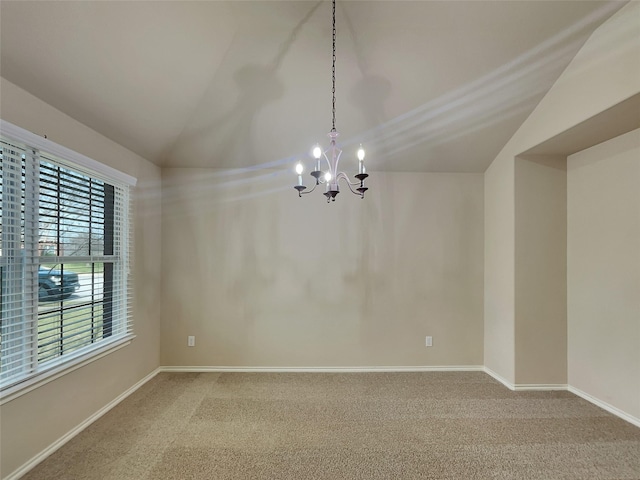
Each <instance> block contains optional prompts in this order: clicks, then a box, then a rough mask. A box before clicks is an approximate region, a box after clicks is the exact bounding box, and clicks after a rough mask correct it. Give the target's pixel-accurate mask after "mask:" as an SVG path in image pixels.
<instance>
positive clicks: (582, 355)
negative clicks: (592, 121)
mask: <svg viewBox="0 0 640 480" xmlns="http://www.w3.org/2000/svg"><path fill="white" fill-rule="evenodd" d="M568 198H569V201H568V252H569V257H568V285H569V288H568V327H569V382H570V384H571V386H573V387H575V388H578V389H579V390H582V391H583V392H586V393H588V394H589V395H591V396H593V397H596V398H598V399H601V400H603V401H604V402H606V403H608V404H610V405H612V406H614V407H616V408H619V409H620V410H622V411H624V412H626V413H629V414H630V415H633V416H634V417H635V418H637V419H640V130H634V131H632V132H629V133H627V134H625V135H621V136H620V137H617V138H614V139H613V140H609V141H608V142H605V143H602V144H600V145H596V146H595V147H592V148H589V149H587V150H584V151H582V152H580V153H577V154H575V155H571V156H570V157H569V159H568Z"/></svg>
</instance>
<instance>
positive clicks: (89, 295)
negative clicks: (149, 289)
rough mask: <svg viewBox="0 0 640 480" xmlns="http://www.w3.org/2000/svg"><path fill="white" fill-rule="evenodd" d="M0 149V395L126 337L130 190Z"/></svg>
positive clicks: (9, 144) (14, 147) (28, 149)
mask: <svg viewBox="0 0 640 480" xmlns="http://www.w3.org/2000/svg"><path fill="white" fill-rule="evenodd" d="M0 141H1V143H0V159H1V165H0V195H1V196H2V200H1V202H0V322H1V323H0V355H1V356H0V360H1V362H0V385H1V386H2V388H3V389H6V388H9V387H12V386H16V385H18V384H20V383H21V382H23V381H25V380H29V379H32V378H34V377H37V376H38V375H40V374H41V373H44V372H47V371H48V370H50V369H52V368H56V367H59V366H60V365H62V364H64V363H65V362H67V361H71V360H75V359H77V358H79V357H83V356H90V355H92V354H93V352H96V351H98V350H100V349H102V348H103V347H105V346H106V345H107V344H110V343H111V342H114V341H117V340H120V339H123V338H126V337H129V336H131V334H132V331H133V328H132V312H131V297H132V295H131V294H132V292H131V288H130V287H131V285H132V279H131V261H132V258H131V253H132V245H131V239H132V235H131V232H130V228H131V226H130V219H131V212H130V210H131V201H130V186H129V185H127V184H126V183H124V182H122V181H119V180H117V179H110V178H109V177H108V175H104V174H102V173H96V172H94V171H90V170H88V169H86V168H85V167H83V166H81V165H76V164H74V163H73V162H70V161H68V160H67V159H63V158H59V157H58V156H56V155H53V154H51V153H50V152H47V151H44V150H41V149H39V148H35V147H34V146H33V145H29V144H27V143H25V142H21V141H19V140H16V139H13V138H10V137H8V136H5V135H4V132H3V134H2V135H0ZM52 150H54V149H52Z"/></svg>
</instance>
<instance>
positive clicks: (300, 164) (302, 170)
mask: <svg viewBox="0 0 640 480" xmlns="http://www.w3.org/2000/svg"><path fill="white" fill-rule="evenodd" d="M302 172H304V167H303V166H302V163H300V162H298V164H297V165H296V173H297V174H298V175H301V174H302Z"/></svg>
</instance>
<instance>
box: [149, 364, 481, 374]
mask: <svg viewBox="0 0 640 480" xmlns="http://www.w3.org/2000/svg"><path fill="white" fill-rule="evenodd" d="M159 370H160V371H161V372H192V373H193V372H212V373H220V372H238V373H252V372H262V373H296V372H300V373H305V372H306V373H313V372H316V373H367V372H483V371H484V367H483V366H482V365H451V366H435V367H423V366H413V367H406V366H393V367H224V366H210V367H203V366H193V367H172V366H164V367H160V369H159Z"/></svg>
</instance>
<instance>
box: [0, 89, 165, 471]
mask: <svg viewBox="0 0 640 480" xmlns="http://www.w3.org/2000/svg"><path fill="white" fill-rule="evenodd" d="M0 93H1V101H2V103H1V104H0V117H1V118H2V119H3V120H7V121H9V122H11V123H13V124H15V125H18V126H20V127H22V128H25V129H27V130H30V131H32V132H35V133H37V134H40V135H45V134H46V135H47V137H48V138H49V139H50V140H52V141H54V142H56V143H58V144H60V145H64V146H65V147H68V148H71V149H72V150H75V151H77V152H79V153H82V154H84V155H87V156H88V157H91V158H93V159H95V160H98V161H100V162H102V163H104V164H106V165H110V166H112V167H114V168H117V169H119V170H121V171H123V172H125V173H127V174H129V175H132V176H135V177H137V178H138V186H137V187H136V189H135V195H134V197H135V202H136V203H135V222H136V223H135V225H136V228H135V243H136V246H135V257H136V263H135V276H136V283H135V288H136V301H135V310H134V321H135V326H134V329H135V333H136V338H135V339H134V340H133V342H132V343H131V344H130V345H128V346H126V347H124V348H122V349H120V350H118V351H116V352H114V353H112V354H110V355H108V356H106V357H103V358H101V359H99V360H97V361H95V362H93V363H91V364H89V365H87V366H85V367H82V368H80V369H78V370H75V371H73V372H71V373H69V374H67V375H65V376H63V377H61V378H58V379H57V380H54V381H52V382H50V383H47V384H46V385H44V386H41V387H39V388H37V389H35V390H33V391H31V392H29V393H27V394H25V395H22V396H20V397H18V398H16V399H14V400H12V401H9V402H7V403H5V404H4V405H2V407H0V414H1V415H2V422H1V426H0V428H1V430H0V433H1V438H0V440H1V448H0V451H1V462H0V463H1V464H2V466H1V470H0V476H2V477H3V478H4V477H6V476H7V475H8V474H9V473H11V472H12V471H14V470H16V469H17V468H19V467H21V466H22V465H23V464H24V463H26V462H27V461H29V460H30V459H31V458H32V457H34V456H35V455H37V454H39V453H40V452H41V451H42V450H44V449H45V448H47V447H48V446H49V445H51V444H52V443H53V442H55V441H56V440H58V439H59V438H60V437H62V436H63V435H64V434H66V433H67V432H69V431H70V430H72V429H73V428H75V427H76V426H77V425H79V424H80V423H82V422H83V421H84V420H85V419H87V418H89V417H90V416H91V415H93V414H94V413H96V412H97V411H98V410H99V409H100V408H102V407H104V406H105V405H106V404H108V403H109V402H110V401H112V400H113V399H115V398H116V397H117V396H118V395H120V394H122V393H123V392H124V391H126V390H127V389H128V388H129V387H131V386H132V385H134V384H135V383H137V382H138V381H139V380H141V379H142V378H144V377H145V376H146V375H147V374H149V373H150V372H152V371H153V370H154V369H155V368H157V367H158V365H159V316H160V306H159V301H158V299H159V295H158V292H159V290H160V285H159V276H160V261H159V258H160V195H159V193H160V190H159V187H160V169H159V168H157V167H155V166H153V165H152V164H150V163H149V162H147V161H145V160H144V159H142V158H141V157H139V156H137V155H135V154H133V153H131V152H130V151H128V150H126V149H124V148H122V147H121V146H119V145H117V144H115V143H113V142H112V141H110V140H108V139H107V138H105V137H102V136H101V135H98V134H97V133H96V132H94V131H92V130H90V129H89V128H87V127H85V126H84V125H82V124H80V123H78V122H76V121H75V120H73V119H71V118H70V117H68V116H66V115H64V114H62V113H61V112H59V111H58V110H55V109H54V108H52V107H51V106H49V105H47V104H45V103H43V102H42V101H40V100H39V99H37V98H35V97H33V96H32V95H30V94H28V93H27V92H25V91H24V90H22V89H20V88H18V87H17V86H15V85H13V84H11V83H9V82H7V81H6V80H4V79H2V83H1V85H0Z"/></svg>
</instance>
